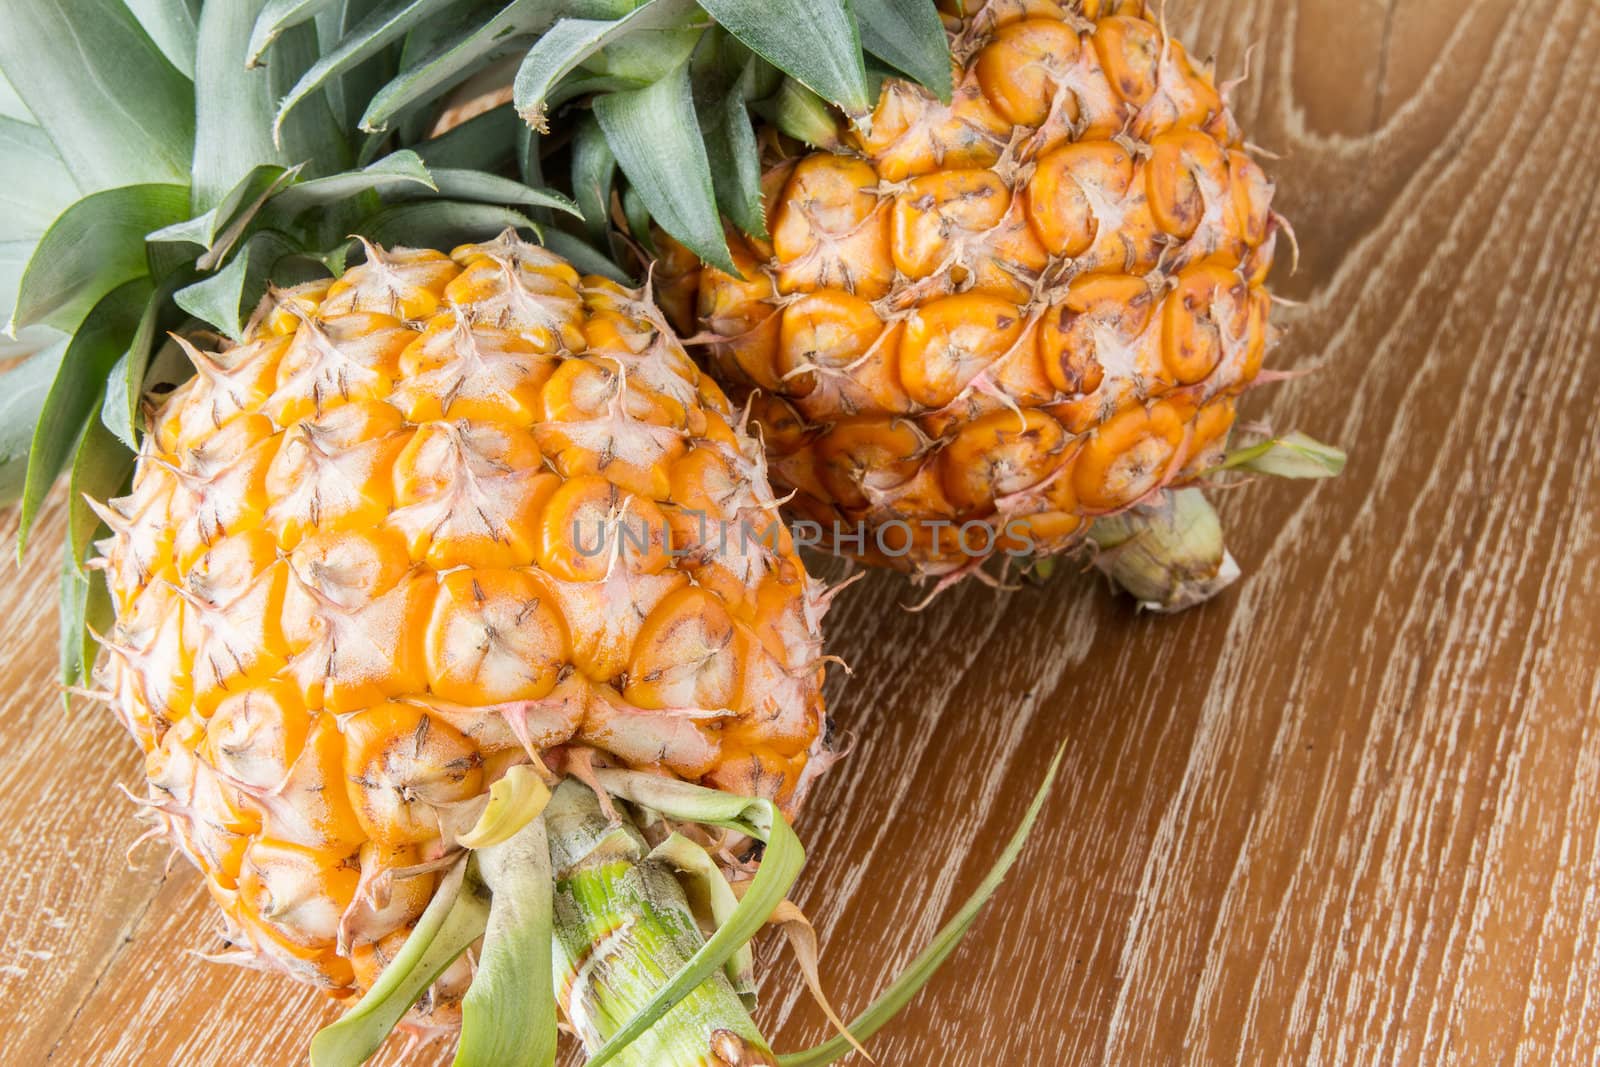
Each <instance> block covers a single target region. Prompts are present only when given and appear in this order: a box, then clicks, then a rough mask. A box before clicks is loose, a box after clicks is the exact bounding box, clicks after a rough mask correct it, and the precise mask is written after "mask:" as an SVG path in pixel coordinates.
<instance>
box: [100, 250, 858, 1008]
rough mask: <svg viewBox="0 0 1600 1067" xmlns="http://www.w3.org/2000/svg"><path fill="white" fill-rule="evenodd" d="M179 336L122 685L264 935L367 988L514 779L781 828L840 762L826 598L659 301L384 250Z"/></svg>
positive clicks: (130, 555) (468, 259) (273, 948)
mask: <svg viewBox="0 0 1600 1067" xmlns="http://www.w3.org/2000/svg"><path fill="white" fill-rule="evenodd" d="M188 351H189V355H190V357H191V358H192V359H193V361H194V365H195V368H196V370H197V372H198V373H197V374H196V375H195V376H194V377H193V378H191V379H190V380H189V381H188V382H187V383H186V384H185V385H183V386H181V387H180V388H179V389H177V390H176V391H174V392H173V393H172V394H171V395H170V396H169V397H168V398H167V399H166V401H165V402H164V403H163V404H162V406H161V408H160V409H159V410H158V411H157V412H156V413H155V414H154V415H153V416H152V419H151V423H150V427H149V430H148V432H147V433H146V434H145V436H144V446H143V448H142V450H141V452H140V455H139V460H138V466H137V468H136V471H135V473H134V477H133V485H132V490H131V492H130V493H129V494H128V495H127V496H125V497H122V498H119V499H116V500H113V501H111V502H110V503H109V504H107V505H106V506H105V507H104V508H102V509H101V515H102V517H103V518H104V520H105V522H106V524H107V525H108V526H109V527H110V529H111V531H112V536H111V537H110V538H108V539H107V540H106V541H104V542H103V543H102V545H101V552H102V558H101V559H99V560H97V561H96V563H97V565H100V566H103V567H104V568H105V571H106V574H107V576H108V578H109V586H110V593H111V599H112V603H113V605H114V606H115V609H116V622H115V624H114V626H113V628H112V629H111V631H110V632H109V633H108V634H107V635H106V641H105V644H106V647H107V649H108V650H109V652H110V655H109V657H108V658H107V661H106V669H105V672H104V673H105V677H104V681H103V684H104V687H105V688H106V689H107V690H108V691H109V692H110V693H111V694H112V705H113V707H114V708H115V709H116V710H117V712H118V713H119V714H120V715H121V716H122V717H123V719H124V720H125V722H126V724H127V726H128V728H129V730H130V731H131V732H132V734H133V736H134V738H135V740H136V741H137V742H138V744H139V746H140V748H141V749H142V750H143V751H144V753H145V758H146V766H147V771H148V774H149V778H150V782H151V784H152V787H153V790H152V794H151V796H152V801H151V810H152V811H153V812H155V813H156V814H157V815H158V816H159V817H160V819H161V821H162V822H163V824H164V825H166V826H167V827H168V828H169V829H170V831H171V833H172V834H173V835H174V837H175V838H176V839H177V841H178V842H179V843H180V845H181V847H182V849H183V851H184V853H185V854H186V855H187V856H188V857H189V858H190V859H191V860H192V861H194V863H195V864H196V865H197V866H198V867H199V868H200V870H201V871H202V872H203V873H204V874H205V876H206V880H207V884H208V886H209V888H210V890H211V893H212V896H213V897H214V898H215V899H216V900H217V903H218V904H219V906H220V907H221V908H222V910H223V913H224V915H225V916H226V917H227V920H228V923H229V931H230V932H229V934H228V940H229V941H230V942H232V943H233V944H235V945H237V946H239V948H240V950H242V951H248V952H250V953H252V954H253V955H255V956H256V957H257V958H258V959H259V960H260V961H261V962H262V963H263V964H267V965H271V966H273V967H276V968H279V969H282V970H285V971H288V972H290V973H292V974H295V975H297V976H300V977H303V978H306V979H308V980H310V981H314V982H316V983H317V984H318V985H321V986H323V987H324V988H327V989H329V990H331V991H335V992H345V991H351V990H362V989H365V988H368V987H370V986H371V984H372V982H373V980H374V978H375V977H376V975H377V973H378V971H379V969H380V963H381V960H382V958H383V955H384V953H385V952H386V949H385V947H384V946H385V945H392V944H393V943H395V941H396V940H402V941H403V940H404V936H405V934H406V932H407V931H408V929H409V926H410V924H411V923H413V922H414V921H415V919H416V918H417V915H418V913H419V912H420V909H421V906H422V904H424V903H425V902H426V901H427V899H428V898H429V896H430V894H431V891H432V888H433V884H434V880H435V878H434V875H433V874H431V873H422V874H413V875H410V876H407V875H406V874H405V872H406V871H410V870H413V869H415V868H418V867H424V868H426V867H428V866H429V865H430V864H437V863H438V862H439V861H440V860H441V858H442V857H447V856H449V855H450V854H451V853H452V852H454V851H455V850H456V843H455V842H456V838H457V837H458V836H460V835H462V834H465V833H466V832H467V831H468V830H470V828H471V825H472V821H473V820H474V819H475V818H476V817H477V815H478V809H479V807H480V806H481V805H480V803H479V802H480V801H481V798H483V797H484V796H485V795H486V792H487V791H488V790H489V788H490V787H491V786H492V785H493V783H494V782H495V781H497V780H499V779H500V778H501V777H503V776H504V775H505V773H506V772H507V771H508V770H509V769H510V768H511V767H513V766H517V765H519V764H524V763H528V762H529V761H535V763H536V764H537V763H538V762H543V763H546V764H551V765H559V766H561V767H562V768H563V769H564V768H566V767H577V768H580V769H581V768H583V767H585V766H587V764H588V763H589V762H591V761H594V762H604V763H610V764H615V765H621V766H629V767H639V768H649V769H651V770H654V771H657V772H659V773H663V774H670V775H674V776H677V777H680V778H683V779H685V780H688V781H693V782H699V783H704V784H706V785H709V786H712V787H714V788H717V789H722V790H726V791H729V792H733V793H738V794H740V795H743V796H749V797H762V798H766V799H769V800H773V801H775V802H777V803H778V805H779V806H780V807H781V808H783V809H784V810H786V811H793V810H794V809H795V808H797V807H798V805H799V804H800V802H801V800H802V798H803V797H804V794H805V792H806V789H807V787H808V786H809V784H810V783H811V782H812V781H813V779H814V778H815V776H816V774H817V773H818V772H819V771H820V770H821V769H822V768H824V767H826V766H827V764H828V762H829V758H830V757H829V754H828V751H827V746H826V741H825V735H824V711H823V703H822V697H821V681H822V670H821V666H820V664H821V655H822V653H821V643H822V638H821V632H820V628H819V624H820V619H821V616H822V600H821V597H820V596H819V592H818V587H817V586H816V585H815V584H814V583H812V582H811V581H810V580H809V579H808V578H807V577H806V574H805V571H804V569H803V568H802V566H801V564H800V562H799V560H798V559H797V558H796V556H795V554H794V550H793V547H792V545H791V544H790V543H789V541H788V539H787V538H786V536H785V534H784V531H783V528H782V526H781V525H780V524H779V523H778V522H777V520H776V518H775V512H776V506H775V503H774V501H773V497H772V493H771V490H770V488H769V487H768V485H767V483H766V481H765V479H764V478H763V477H762V475H761V459H760V455H759V452H758V450H757V449H756V448H755V447H754V444H753V442H752V441H751V440H750V439H749V438H748V437H746V436H744V435H743V434H742V433H740V431H739V430H738V429H737V427H736V426H735V424H734V421H733V415H732V413H731V412H730V410H729V407H728V404H727V401H726V400H725V399H724V398H723V396H722V394H721V392H720V390H718V389H717V387H716V386H715V385H714V384H712V383H711V382H710V380H709V379H707V378H705V377H703V376H702V375H701V374H700V373H699V372H698V371H697V370H696V369H695V367H694V365H693V363H691V362H690V361H689V359H688V357H687V356H686V355H685V354H684V352H683V349H682V347H681V346H680V345H679V344H678V343H677V341H676V339H675V338H674V337H673V335H672V333H671V332H670V330H668V329H667V328H666V327H665V325H664V324H663V323H661V321H660V320H659V313H658V312H656V311H655V310H654V309H653V307H652V306H651V305H649V304H647V303H645V302H643V301H641V300H640V299H639V295H638V294H637V293H635V292H632V291H630V290H628V289H625V288H623V287H622V286H620V285H618V284H617V283H615V282H612V281H609V280H606V279H603V278H598V277H592V276H591V277H580V276H579V274H578V272H577V271H576V270H574V269H573V268H572V267H571V266H570V265H569V264H568V263H566V262H565V261H564V260H562V259H560V258H559V257H557V256H555V255H553V254H552V253H550V252H548V251H546V250H545V249H543V248H540V247H538V246H535V245H532V244H528V243H526V242H524V241H522V240H521V239H520V238H518V237H517V236H516V235H515V234H514V233H510V232H508V233H505V234H503V235H501V236H500V237H499V238H498V239H496V240H494V241H491V242H487V243H479V244H467V245H463V246H461V247H460V248H457V249H456V250H455V251H454V252H453V253H451V254H450V255H448V256H447V255H445V254H443V253H440V252H435V251H430V250H408V249H395V250H392V251H386V250H384V249H381V248H377V247H369V248H368V249H367V253H366V259H365V262H363V263H362V264H361V265H359V266H355V267H352V268H351V269H350V270H348V271H347V272H346V273H345V274H344V275H343V276H342V277H341V278H339V279H338V280H337V281H334V282H332V283H331V284H330V283H327V282H312V283H309V284H306V285H301V286H297V287H294V288H290V289H286V290H283V291H280V292H276V293H274V294H273V295H272V296H270V297H268V298H267V302H266V303H265V304H264V305H263V307H262V309H261V311H260V312H259V313H258V314H257V315H256V316H255V319H254V321H253V322H251V323H250V325H249V326H248V328H247V329H246V331H245V335H244V337H243V340H242V342H241V343H240V344H238V345H236V346H232V347H228V348H226V349H225V350H221V351H215V352H202V351H199V350H197V349H194V348H193V347H190V348H189V349H188ZM463 820H465V821H463ZM396 872H400V873H398V874H397V873H396ZM377 885H383V886H386V887H391V888H388V889H386V890H385V891H384V892H385V894H386V895H387V898H388V902H387V904H385V905H383V906H381V907H380V906H377V904H376V899H377V898H378V894H377V893H376V892H375V891H374V890H373V887H374V886H377ZM441 1011H442V1006H441V1005H440V1004H439V1003H435V1004H434V1005H433V1006H432V1014H433V1016H434V1017H435V1018H437V1017H438V1016H439V1014H440V1012H441Z"/></svg>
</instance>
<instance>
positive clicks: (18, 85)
mask: <svg viewBox="0 0 1600 1067" xmlns="http://www.w3.org/2000/svg"><path fill="white" fill-rule="evenodd" d="M0 70H4V71H5V75H6V78H7V80H8V81H9V82H10V83H11V85H12V86H13V87H15V89H16V90H17V92H18V94H19V95H20V96H21V97H22V99H23V101H24V102H25V103H26V104H27V105H28V109H29V110H30V111H31V112H32V113H33V114H34V115H35V116H36V117H37V118H38V121H39V125H40V126H42V127H43V128H44V130H45V132H46V133H48V134H49V135H50V140H51V141H52V142H53V143H54V144H55V146H56V149H57V150H58V151H59V152H60V154H61V158H62V159H63V160H64V161H65V162H66V165H67V169H68V170H70V171H71V172H72V174H73V176H74V177H75V178H76V179H77V182H78V187H79V188H80V189H83V190H84V191H85V192H93V191H97V190H102V189H112V188H116V187H118V186H125V185H133V184H141V183H159V182H174V181H187V178H188V174H189V160H190V156H191V154H192V150H193V146H194V99H195V98H194V86H193V85H192V84H191V83H190V82H189V79H187V78H185V77H184V76H183V75H182V74H181V73H180V72H179V71H178V69H177V68H176V67H174V66H173V65H172V64H171V62H169V61H168V60H167V57H166V56H164V55H162V54H161V50H160V49H159V48H158V47H156V44H155V42H154V41H152V40H151V39H150V35H149V34H147V33H145V31H144V29H143V28H142V27H141V26H140V25H139V23H138V22H136V21H135V20H134V18H133V15H132V14H131V13H130V12H129V11H128V9H127V8H126V7H125V6H124V5H123V4H122V3H121V2H120V0H74V2H73V3H61V2H60V0H8V2H7V4H6V11H5V31H4V32H3V33H0Z"/></svg>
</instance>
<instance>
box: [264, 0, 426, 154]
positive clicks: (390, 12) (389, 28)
mask: <svg viewBox="0 0 1600 1067" xmlns="http://www.w3.org/2000/svg"><path fill="white" fill-rule="evenodd" d="M454 2H455V0H386V2H385V3H382V4H380V5H379V6H378V7H377V8H375V9H374V10H372V11H371V12H369V13H368V14H367V16H366V17H365V18H363V19H362V20H361V21H360V22H358V23H357V24H356V25H355V26H354V27H353V28H352V29H351V30H350V32H349V33H348V34H347V35H346V36H345V37H344V38H343V39H342V40H340V41H339V42H338V43H337V44H336V45H334V46H333V47H332V48H331V49H328V50H327V51H325V52H324V53H323V54H322V55H321V56H320V57H318V59H317V61H316V62H315V63H313V64H312V65H311V68H310V69H309V70H307V71H306V72H305V73H304V74H303V75H301V76H300V80H299V81H297V82H295V84H294V86H293V87H292V88H291V89H290V90H289V92H288V94H287V95H285V96H284V98H283V100H282V102H280V103H279V105H278V111H277V120H276V121H277V123H278V124H279V125H280V126H281V124H282V123H283V121H284V120H285V118H287V116H288V114H289V112H291V111H293V110H294V108H295V107H296V105H298V104H299V103H300V102H301V101H302V100H304V99H305V98H306V97H308V96H310V95H311V94H312V93H314V92H316V91H317V90H318V89H320V88H322V87H323V86H324V85H326V84H328V82H329V81H330V79H332V78H335V77H337V76H338V75H340V74H343V73H345V72H346V71H349V70H351V69H353V68H355V67H356V66H357V65H359V64H360V63H362V62H363V61H365V60H367V59H369V58H371V57H372V56H375V55H377V54H378V53H379V52H380V51H382V50H383V49H384V48H385V47H387V46H388V45H389V44H391V43H393V42H395V41H398V40H399V39H400V38H401V37H403V36H404V35H405V34H406V32H407V31H408V30H410V29H411V28H412V27H413V26H415V25H416V24H417V23H418V22H421V21H425V20H426V19H427V18H428V17H429V16H430V15H432V14H433V13H435V12H436V11H438V10H439V9H440V8H443V7H445V6H447V5H449V4H451V3H454Z"/></svg>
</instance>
